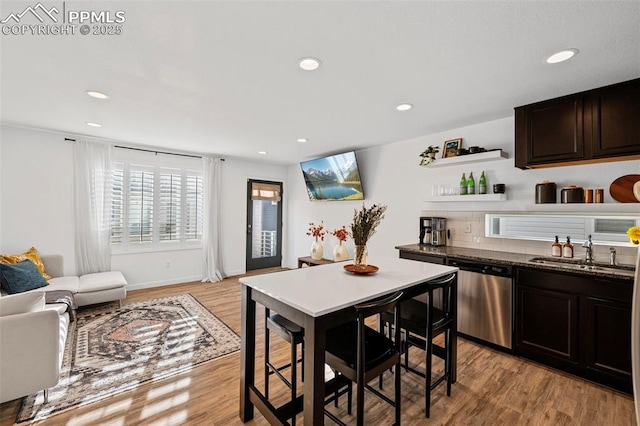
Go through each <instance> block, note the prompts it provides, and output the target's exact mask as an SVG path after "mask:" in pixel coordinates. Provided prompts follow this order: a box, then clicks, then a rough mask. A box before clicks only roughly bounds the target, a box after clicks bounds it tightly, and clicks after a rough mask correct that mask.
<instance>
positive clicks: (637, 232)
mask: <svg viewBox="0 0 640 426" xmlns="http://www.w3.org/2000/svg"><path fill="white" fill-rule="evenodd" d="M627 237H629V241H631V244H633V245H634V246H637V245H640V226H632V227H631V228H629V229H627Z"/></svg>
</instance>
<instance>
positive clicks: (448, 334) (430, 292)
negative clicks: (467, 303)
mask: <svg viewBox="0 0 640 426" xmlns="http://www.w3.org/2000/svg"><path fill="white" fill-rule="evenodd" d="M428 284H429V285H428V289H427V292H426V294H427V298H428V300H427V302H426V303H424V302H421V301H418V300H415V299H408V300H405V301H403V302H402V303H401V306H402V308H401V316H400V328H401V329H402V330H404V333H403V335H404V338H403V349H404V364H403V367H404V368H405V370H407V371H410V372H412V373H415V374H418V375H419V376H422V377H424V378H425V417H429V415H430V413H431V391H432V390H433V389H435V387H436V386H438V385H439V384H440V383H442V382H445V381H446V383H447V396H451V383H452V381H453V376H452V373H451V371H452V370H451V363H452V358H453V350H454V348H453V345H452V334H453V333H455V332H456V325H457V321H456V311H455V306H456V302H455V301H454V300H453V299H452V298H453V297H455V295H456V285H457V274H456V273H453V274H450V275H447V276H445V277H442V278H437V279H435V280H433V281H429V283H428ZM437 289H442V309H440V308H436V307H434V305H433V302H434V292H435V291H436V290H437ZM379 320H380V323H379V324H380V327H381V328H383V327H384V325H385V323H386V325H387V327H388V333H389V334H390V333H391V329H392V327H391V325H392V324H395V323H396V322H395V321H394V318H393V315H392V314H391V313H390V312H383V313H381V314H380V317H379ZM442 333H444V334H445V337H444V347H443V346H439V345H436V344H435V343H433V339H434V338H435V337H437V336H439V335H440V334H442ZM412 346H415V347H419V348H421V349H422V350H424V351H425V358H426V359H425V361H426V371H425V372H422V371H419V370H416V369H415V368H413V367H411V366H410V365H409V348H411V347H412ZM433 355H435V356H437V357H439V358H441V359H443V360H444V372H443V374H442V375H441V376H440V377H437V378H436V379H435V380H433V379H432V377H431V373H432V357H433Z"/></svg>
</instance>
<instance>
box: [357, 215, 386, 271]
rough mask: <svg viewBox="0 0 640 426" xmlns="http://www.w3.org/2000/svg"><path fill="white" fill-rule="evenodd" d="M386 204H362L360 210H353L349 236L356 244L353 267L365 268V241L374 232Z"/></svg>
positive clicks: (366, 263) (382, 216) (366, 254)
mask: <svg viewBox="0 0 640 426" xmlns="http://www.w3.org/2000/svg"><path fill="white" fill-rule="evenodd" d="M386 211H387V206H386V205H384V204H374V205H372V206H371V207H369V208H367V207H366V206H365V205H364V204H362V208H361V209H360V210H354V212H353V222H352V223H351V238H353V242H354V243H355V245H356V250H355V254H354V257H353V265H354V268H355V269H367V265H368V262H367V256H368V253H367V242H368V241H369V239H370V238H371V237H372V236H373V234H375V232H376V228H377V227H378V225H380V222H382V219H384V214H385V212H386Z"/></svg>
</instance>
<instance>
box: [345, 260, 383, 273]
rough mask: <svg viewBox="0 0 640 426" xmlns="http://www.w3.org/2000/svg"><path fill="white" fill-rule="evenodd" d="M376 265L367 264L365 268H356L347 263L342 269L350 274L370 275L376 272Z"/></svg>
mask: <svg viewBox="0 0 640 426" xmlns="http://www.w3.org/2000/svg"><path fill="white" fill-rule="evenodd" d="M378 269H379V268H378V267H377V266H374V265H367V267H366V268H365V269H356V266H355V265H354V264H353V263H350V264H348V265H344V270H345V271H347V272H351V273H352V274H358V275H370V274H375V273H376V272H378Z"/></svg>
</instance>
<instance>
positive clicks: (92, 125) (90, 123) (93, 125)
mask: <svg viewBox="0 0 640 426" xmlns="http://www.w3.org/2000/svg"><path fill="white" fill-rule="evenodd" d="M86 124H87V126H91V127H102V124H100V123H93V122H91V121H87V123H86Z"/></svg>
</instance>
